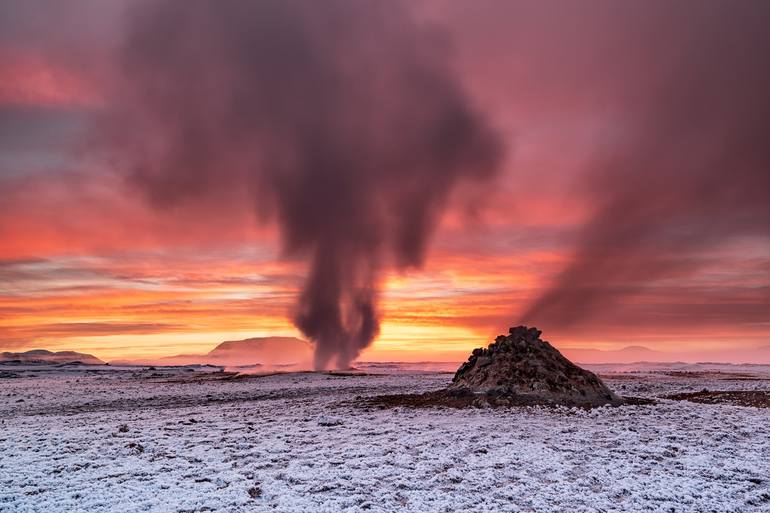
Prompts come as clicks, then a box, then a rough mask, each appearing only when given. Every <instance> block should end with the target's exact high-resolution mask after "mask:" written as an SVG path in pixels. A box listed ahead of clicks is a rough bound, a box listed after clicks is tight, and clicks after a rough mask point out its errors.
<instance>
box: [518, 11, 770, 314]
mask: <svg viewBox="0 0 770 513" xmlns="http://www.w3.org/2000/svg"><path fill="white" fill-rule="evenodd" d="M645 5H646V4H645ZM655 5H658V4H655ZM664 7H665V8H664ZM637 14H639V13H637ZM768 24H770V4H768V3H767V2H738V3H734V2H694V3H686V2H685V3H681V4H676V6H674V5H671V4H670V3H667V2H664V3H663V4H662V5H658V9H656V10H655V11H654V13H653V14H651V13H650V12H646V11H645V12H642V13H641V14H640V15H639V16H638V18H637V23H636V25H634V26H635V27H637V28H636V29H634V30H637V32H636V33H633V30H630V31H629V32H632V35H631V36H629V37H630V39H629V40H626V41H625V46H624V45H623V44H620V45H619V48H618V52H617V53H618V55H619V56H622V59H623V60H624V64H623V66H625V67H622V66H621V67H620V68H621V69H625V70H637V71H638V73H637V74H635V75H630V78H629V81H630V82H631V83H630V84H629V83H625V84H626V87H625V89H623V90H621V91H615V93H616V95H617V96H616V98H615V99H620V100H621V102H622V103H623V105H624V107H625V111H624V112H625V116H626V120H627V123H626V124H625V125H623V126H620V127H618V130H617V132H618V140H617V141H615V140H613V143H612V144H610V145H608V146H607V148H608V149H607V150H606V151H603V152H601V153H600V154H598V155H597V156H596V158H595V159H594V161H593V162H592V165H593V169H592V170H591V173H590V175H589V176H590V178H589V180H588V181H587V183H586V189H587V190H588V193H589V194H590V197H591V198H592V199H593V201H594V203H595V204H596V211H595V215H594V216H593V218H592V219H591V221H590V222H589V223H588V224H587V226H585V227H584V228H583V229H582V237H581V239H580V243H579V246H578V248H577V250H576V252H575V254H574V256H573V259H572V261H571V262H570V263H569V265H568V266H567V267H566V269H564V270H563V272H562V273H561V274H560V275H559V276H558V277H557V279H556V280H555V283H554V284H553V286H552V287H551V288H549V289H547V290H546V291H545V292H544V293H543V294H542V295H541V296H540V297H539V298H537V299H536V300H535V301H534V303H533V304H532V305H531V306H530V307H529V308H528V309H527V310H526V311H525V312H524V314H523V316H522V321H523V322H528V323H537V324H538V325H545V326H552V327H553V326H557V327H558V326H562V327H564V326H570V325H574V324H576V323H579V322H582V321H585V320H587V319H590V318H591V317H592V316H594V315H596V314H598V313H601V312H602V311H603V310H605V309H608V308H611V307H612V306H613V305H614V304H615V303H618V302H621V301H623V300H624V299H625V298H627V297H629V296H630V295H632V294H634V293H636V292H638V291H640V290H641V289H642V288H644V287H645V286H647V285H649V284H652V283H656V282H660V281H661V280H665V279H667V278H672V277H679V276H682V275H686V274H688V273H690V272H692V271H693V270H695V269H696V268H697V266H698V263H699V260H700V259H699V257H700V254H701V253H702V252H706V251H711V250H714V249H717V248H719V247H720V246H722V245H726V244H728V243H730V242H731V241H734V240H735V239H736V238H739V237H743V238H747V239H750V238H762V239H765V240H767V238H768V236H770V94H768V91H770V65H768V63H769V62H770V61H768V55H770V31H768V30H767V27H768ZM634 80H636V81H637V82H636V83H634ZM769 313H770V311H769Z"/></svg>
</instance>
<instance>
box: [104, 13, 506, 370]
mask: <svg viewBox="0 0 770 513" xmlns="http://www.w3.org/2000/svg"><path fill="white" fill-rule="evenodd" d="M115 63H116V64H117V68H118V69H119V70H120V72H119V73H118V75H117V76H116V80H115V84H114V87H113V88H112V91H111V92H110V93H109V98H108V101H107V102H106V103H107V105H108V107H107V109H108V111H107V112H106V113H105V115H104V118H103V120H102V124H101V130H102V134H103V136H104V139H105V141H106V142H107V144H108V148H109V150H110V151H111V153H112V154H113V156H114V157H115V159H116V160H117V161H118V164H119V165H120V166H121V167H122V168H124V169H128V170H129V173H130V175H131V178H132V180H133V182H134V183H136V184H138V185H139V187H140V188H141V190H143V191H144V193H145V194H146V195H147V197H149V198H150V199H151V200H152V202H153V203H154V204H156V205H158V206H161V207H166V206H170V205H176V204H180V203H184V204H187V205H200V210H201V211H200V212H199V215H201V216H204V215H206V212H205V209H206V208H211V207H206V206H204V205H211V204H212V203H214V204H215V203H216V202H215V201H214V202H212V201H210V200H211V199H212V198H214V199H217V200H220V201H227V200H228V198H229V197H230V196H231V195H233V194H236V193H239V192H240V191H244V190H246V191H250V192H249V193H250V194H251V195H252V197H253V202H254V208H255V210H256V212H257V213H258V214H259V215H260V218H261V219H262V220H264V221H272V222H275V223H277V225H278V226H279V227H280V230H281V234H282V239H283V246H284V251H285V254H286V255H287V256H290V257H293V258H294V257H300V258H304V259H307V260H308V261H309V271H308V276H307V279H306V282H305V285H304V287H303V289H302V291H301V293H300V295H299V298H298V303H297V306H296V311H295V312H294V322H295V324H296V325H297V327H298V328H299V329H300V330H301V331H302V332H303V333H304V334H305V335H306V336H308V337H309V338H311V339H312V340H313V341H314V342H315V343H316V352H315V366H316V367H317V368H327V367H329V366H330V365H333V366H336V367H345V366H348V365H349V364H350V362H351V361H352V360H353V359H354V358H355V357H356V356H357V355H358V354H359V352H360V351H361V349H362V348H364V347H366V346H367V345H368V344H370V343H371V341H372V340H373V339H374V337H376V335H377V333H378V330H379V314H378V308H377V295H378V280H379V277H380V271H381V269H382V268H383V266H386V265H391V264H392V265H395V266H396V267H408V266H418V265H420V264H421V263H422V261H423V259H424V255H425V249H426V244H427V242H428V239H429V236H430V234H431V232H432V230H433V228H434V227H435V226H436V223H437V221H438V218H439V216H440V214H441V213H442V211H443V210H444V208H445V206H446V204H447V201H448V200H449V198H450V195H451V194H452V192H453V191H454V190H455V189H456V187H457V185H458V184H460V183H461V182H463V181H466V182H468V181H473V182H479V181H483V180H487V179H489V178H491V177H492V176H493V175H494V174H495V173H496V171H497V169H498V165H499V162H500V158H501V145H500V142H499V140H498V139H497V137H496V135H495V134H494V133H493V132H492V130H491V129H490V128H489V126H488V125H487V122H486V121H485V119H484V118H483V117H481V116H480V115H479V114H478V113H477V112H476V111H475V110H474V109H473V107H472V106H471V104H470V102H469V99H468V97H467V96H466V94H465V92H464V91H463V89H462V88H461V86H460V84H459V81H458V79H457V77H456V76H455V74H454V72H453V70H452V69H451V66H450V63H449V54H448V52H447V41H446V38H445V37H444V35H443V34H441V33H439V32H437V31H435V30H434V29H431V28H426V27H423V26H421V25H420V24H419V23H418V22H417V21H416V20H415V19H413V17H412V16H410V14H409V11H408V10H407V9H406V7H405V6H404V5H403V4H402V3H400V2H395V1H391V0H387V1H377V0H375V1H370V2H358V1H355V0H350V1H345V0H328V1H324V2H315V1H302V0H261V1H258V2H254V1H251V0H229V1H227V2H210V1H204V0H160V1H153V2H142V3H139V4H135V5H134V8H133V9H132V10H131V17H130V22H129V23H128V26H127V27H126V36H125V40H124V41H123V45H122V49H121V50H120V51H119V52H118V54H117V55H116V56H115ZM193 222H194V221H193Z"/></svg>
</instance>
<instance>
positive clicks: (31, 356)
mask: <svg viewBox="0 0 770 513" xmlns="http://www.w3.org/2000/svg"><path fill="white" fill-rule="evenodd" d="M13 361H16V362H21V363H51V364H54V363H55V364H61V363H76V362H77V363H82V364H86V365H104V362H103V361H101V360H100V359H99V358H97V357H95V356H93V355H90V354H85V353H76V352H75V351H58V352H52V351H47V350H45V349H33V350H31V351H25V352H23V353H12V352H4V353H0V363H2V362H13Z"/></svg>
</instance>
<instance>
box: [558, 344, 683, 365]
mask: <svg viewBox="0 0 770 513" xmlns="http://www.w3.org/2000/svg"><path fill="white" fill-rule="evenodd" d="M560 351H561V352H562V354H564V356H566V357H567V358H569V359H570V360H572V361H574V362H578V363H631V362H670V361H676V358H675V357H674V355H670V354H668V353H665V352H663V351H655V350H654V349H650V348H649V347H644V346H628V347H624V348H623V349H614V350H602V349H560Z"/></svg>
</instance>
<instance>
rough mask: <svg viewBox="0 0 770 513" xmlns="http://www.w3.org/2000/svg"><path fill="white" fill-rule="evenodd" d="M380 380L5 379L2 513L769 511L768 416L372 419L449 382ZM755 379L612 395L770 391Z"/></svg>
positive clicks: (195, 374) (168, 375)
mask: <svg viewBox="0 0 770 513" xmlns="http://www.w3.org/2000/svg"><path fill="white" fill-rule="evenodd" d="M97 369H98V370H97ZM736 369H737V370H736ZM370 370H371V369H370ZM375 370H376V368H375ZM380 370H381V371H382V370H387V371H390V373H389V374H387V375H371V374H369V375H362V376H334V375H325V374H311V373H307V374H283V375H274V376H266V377H250V378H247V379H235V380H232V379H221V378H222V377H223V375H222V374H221V373H211V371H210V369H209V370H208V371H205V372H204V371H202V370H200V369H199V370H197V371H191V370H189V369H161V368H159V369H158V370H149V369H137V368H124V369H111V368H110V367H94V368H89V369H86V368H78V367H69V368H56V369H48V370H43V371H40V370H23V369H16V368H3V369H0V376H2V377H0V511H1V512H3V513H5V512H46V513H48V512H74V511H83V512H135V511H137V512H138V511H158V512H166V511H168V512H182V511H186V512H193V511H218V512H252V511H282V512H316V511H319V512H322V511H328V512H340V511H351V512H352V511H371V512H375V511H381V512H390V511H411V512H420V513H427V512H434V511H435V512H449V511H490V512H498V511H521V512H560V511H564V512H582V511H585V512H588V511H590V512H599V511H656V512H701V511H703V512H712V511H713V512H720V513H722V512H768V511H770V410H769V409H758V408H748V407H738V406H730V405H704V404H695V403H690V402H684V401H671V400H660V401H659V403H658V404H656V405H648V406H627V407H620V408H599V409H595V410H591V411H582V410H567V409H549V408H513V409H497V410H490V409H472V410H453V409H445V408H436V409H421V410H415V409H407V408H396V409H379V408H377V407H372V406H367V403H366V402H365V401H364V400H362V398H366V397H367V396H373V395H378V394H394V393H401V392H408V393H413V392H420V391H427V390H432V389H437V388H441V387H442V386H444V385H445V384H446V383H447V382H448V380H449V379H450V378H451V374H447V373H437V372H431V373H417V372H397V373H393V372H392V371H393V369H392V368H382V369H380ZM603 370H604V371H606V370H611V369H603ZM728 371H729V373H728ZM764 371H765V369H762V368H753V367H747V368H740V369H739V368H736V367H731V368H730V369H728V370H727V371H725V370H720V371H719V372H697V373H688V372H675V373H673V374H672V373H670V372H669V373H667V372H663V371H661V370H660V369H657V370H654V371H649V370H648V371H647V372H633V373H624V374H617V375H616V376H615V377H609V378H606V377H605V382H606V383H607V384H608V385H609V386H610V387H611V388H613V389H615V390H616V391H618V392H619V393H620V394H623V395H633V396H638V397H660V396H663V395H667V394H671V393H675V392H686V391H698V390H701V389H703V388H709V389H710V390H755V389H756V390H770V381H768V380H767V379H765V378H767V375H764V374H763V372H764ZM758 374H760V375H759V376H758Z"/></svg>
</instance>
